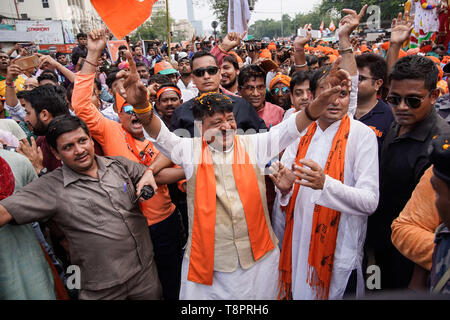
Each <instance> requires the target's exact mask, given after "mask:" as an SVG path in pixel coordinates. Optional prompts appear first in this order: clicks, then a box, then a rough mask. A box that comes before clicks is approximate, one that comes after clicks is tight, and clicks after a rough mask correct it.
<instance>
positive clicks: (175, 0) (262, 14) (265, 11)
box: [169, 0, 321, 30]
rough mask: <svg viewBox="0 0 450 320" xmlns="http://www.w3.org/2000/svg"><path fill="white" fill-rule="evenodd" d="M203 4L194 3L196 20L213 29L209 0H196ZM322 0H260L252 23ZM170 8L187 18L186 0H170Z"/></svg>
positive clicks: (176, 15) (292, 12)
mask: <svg viewBox="0 0 450 320" xmlns="http://www.w3.org/2000/svg"><path fill="white" fill-rule="evenodd" d="M196 1H197V2H200V3H201V4H202V5H200V6H196V5H195V4H194V16H195V19H196V20H201V21H203V29H207V30H208V29H212V28H211V22H212V21H213V20H214V19H215V17H214V15H213V12H212V10H211V9H210V8H209V5H208V1H207V0H194V3H195V2H196ZM320 2H321V0H258V1H257V2H256V5H255V10H254V11H253V12H252V17H251V20H250V25H251V24H252V23H253V22H254V21H256V20H264V19H274V20H280V19H281V12H283V14H289V15H290V16H291V17H294V16H295V14H296V13H299V12H304V13H306V12H308V11H310V10H312V9H313V7H314V5H316V4H319V3H320ZM169 10H170V14H171V16H172V17H173V18H174V19H175V20H180V19H187V9H186V0H169Z"/></svg>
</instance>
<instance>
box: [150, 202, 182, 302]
mask: <svg viewBox="0 0 450 320" xmlns="http://www.w3.org/2000/svg"><path fill="white" fill-rule="evenodd" d="M149 230H150V237H151V239H152V243H153V250H154V252H155V262H156V267H157V269H158V276H159V281H160V282H161V286H162V291H163V298H164V300H178V297H179V294H180V282H181V262H182V260H183V256H182V233H181V217H180V213H179V211H178V209H175V211H174V212H173V213H172V214H171V215H170V216H169V217H167V218H166V219H164V220H163V221H161V222H158V223H156V224H154V225H152V226H149Z"/></svg>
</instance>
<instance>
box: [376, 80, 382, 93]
mask: <svg viewBox="0 0 450 320" xmlns="http://www.w3.org/2000/svg"><path fill="white" fill-rule="evenodd" d="M382 86H383V80H382V79H378V80H375V89H376V90H377V91H378V90H380V88H381V87H382Z"/></svg>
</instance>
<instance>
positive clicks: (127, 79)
mask: <svg viewBox="0 0 450 320" xmlns="http://www.w3.org/2000/svg"><path fill="white" fill-rule="evenodd" d="M125 57H126V58H127V60H128V63H129V65H130V71H129V72H123V73H121V72H119V73H118V74H117V76H116V78H117V79H124V81H123V88H124V90H125V93H126V100H127V102H128V103H129V104H131V105H132V106H133V107H134V108H136V109H145V108H146V107H147V106H148V103H149V101H148V92H147V87H146V86H145V85H144V83H143V82H142V81H141V79H140V77H139V73H138V72H137V70H136V62H135V61H134V59H133V56H132V55H131V53H130V51H128V50H127V51H125Z"/></svg>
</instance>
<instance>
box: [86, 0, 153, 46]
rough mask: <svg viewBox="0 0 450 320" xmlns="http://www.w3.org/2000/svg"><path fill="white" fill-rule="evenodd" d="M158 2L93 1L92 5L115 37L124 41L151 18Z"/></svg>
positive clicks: (134, 0)
mask: <svg viewBox="0 0 450 320" xmlns="http://www.w3.org/2000/svg"><path fill="white" fill-rule="evenodd" d="M156 1H157V0H120V1H111V0H91V3H92V5H93V7H94V8H95V10H97V13H98V14H99V16H100V17H101V18H102V20H103V21H104V22H105V24H106V25H107V26H108V28H109V30H111V32H112V33H113V34H114V36H115V37H116V38H117V39H122V38H123V37H125V36H126V35H128V34H129V33H130V32H131V31H133V30H134V29H136V28H137V27H139V26H140V25H141V24H143V23H144V22H145V20H147V19H148V18H149V17H150V15H151V14H152V8H153V4H154V3H155V2H156Z"/></svg>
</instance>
